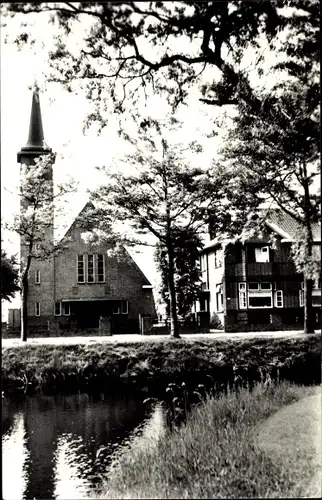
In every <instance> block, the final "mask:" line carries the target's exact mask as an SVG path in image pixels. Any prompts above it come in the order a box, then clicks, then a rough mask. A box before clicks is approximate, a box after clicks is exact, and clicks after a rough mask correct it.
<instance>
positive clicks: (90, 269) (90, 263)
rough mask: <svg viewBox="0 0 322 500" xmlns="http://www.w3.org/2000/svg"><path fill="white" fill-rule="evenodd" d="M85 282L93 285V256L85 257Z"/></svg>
mask: <svg viewBox="0 0 322 500" xmlns="http://www.w3.org/2000/svg"><path fill="white" fill-rule="evenodd" d="M87 281H88V283H94V281H95V276H94V255H88V256H87Z"/></svg>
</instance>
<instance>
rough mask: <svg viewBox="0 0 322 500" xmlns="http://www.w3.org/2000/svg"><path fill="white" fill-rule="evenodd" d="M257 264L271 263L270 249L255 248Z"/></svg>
mask: <svg viewBox="0 0 322 500" xmlns="http://www.w3.org/2000/svg"><path fill="white" fill-rule="evenodd" d="M255 262H269V247H268V246H266V247H256V248H255Z"/></svg>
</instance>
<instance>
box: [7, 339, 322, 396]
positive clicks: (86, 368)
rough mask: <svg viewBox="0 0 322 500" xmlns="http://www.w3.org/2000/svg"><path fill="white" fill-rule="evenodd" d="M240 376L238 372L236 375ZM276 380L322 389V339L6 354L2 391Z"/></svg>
mask: <svg viewBox="0 0 322 500" xmlns="http://www.w3.org/2000/svg"><path fill="white" fill-rule="evenodd" d="M236 370H237V371H236ZM263 371H264V372H265V373H266V374H267V373H270V375H271V377H272V378H273V379H274V378H279V379H280V380H283V379H286V380H290V381H293V382H296V383H301V384H313V383H320V378H321V336H320V335H308V336H307V337H296V338H279V339H268V338H264V339H259V338H257V339H254V338H253V339H238V340H237V339H234V340H213V339H207V340H185V339H180V340H171V339H164V340H163V341H157V342H137V343H131V344H129V343H128V344H121V343H119V344H107V343H95V344H89V345H55V346H53V345H41V344H32V345H31V344H28V343H27V344H26V345H20V346H13V347H7V348H3V349H2V386H3V390H4V391H5V392H7V393H15V392H19V391H20V392H24V391H26V390H28V391H43V392H47V393H55V392H61V391H67V392H74V391H78V390H80V391H93V390H100V391H102V390H104V391H105V392H107V393H108V392H113V391H116V390H117V391H119V390H121V388H122V387H124V388H127V389H130V390H134V389H144V390H146V391H149V393H151V394H155V395H159V394H161V395H162V394H164V390H165V387H166V385H167V384H168V383H170V382H176V383H180V382H182V381H184V382H186V384H188V385H189V384H190V385H192V386H193V387H195V386H196V385H197V384H198V383H202V384H204V383H205V381H206V377H207V375H211V377H212V379H213V380H214V381H215V382H218V384H219V385H220V384H223V385H227V384H228V383H229V384H230V385H231V384H232V382H233V381H234V379H235V377H236V373H237V372H238V377H239V378H240V379H242V380H243V381H244V382H248V383H249V384H250V385H251V384H252V383H254V382H256V381H260V380H261V376H262V373H263Z"/></svg>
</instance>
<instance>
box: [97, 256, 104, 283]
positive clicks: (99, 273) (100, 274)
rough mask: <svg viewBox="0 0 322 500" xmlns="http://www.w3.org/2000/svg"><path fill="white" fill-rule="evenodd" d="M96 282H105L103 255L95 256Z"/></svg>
mask: <svg viewBox="0 0 322 500" xmlns="http://www.w3.org/2000/svg"><path fill="white" fill-rule="evenodd" d="M97 281H98V282H99V283H104V281H105V255H103V254H98V255H97Z"/></svg>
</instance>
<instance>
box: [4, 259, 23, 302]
mask: <svg viewBox="0 0 322 500" xmlns="http://www.w3.org/2000/svg"><path fill="white" fill-rule="evenodd" d="M19 291H20V287H19V270H18V262H17V259H16V257H15V256H14V255H11V256H10V257H9V256H8V255H7V252H6V251H5V250H3V249H1V300H9V302H10V301H11V299H13V298H14V296H15V294H16V292H19Z"/></svg>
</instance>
